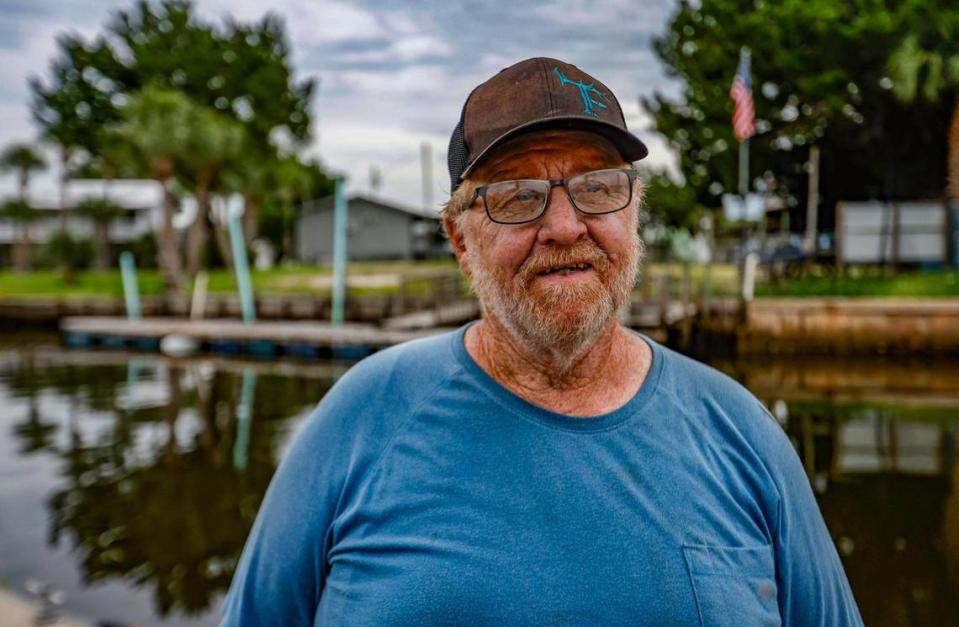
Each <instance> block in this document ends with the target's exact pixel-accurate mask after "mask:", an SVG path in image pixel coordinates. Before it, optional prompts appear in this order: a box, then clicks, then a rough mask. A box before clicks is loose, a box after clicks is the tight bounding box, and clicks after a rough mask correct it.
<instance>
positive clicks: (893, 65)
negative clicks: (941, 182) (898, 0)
mask: <svg viewBox="0 0 959 627" xmlns="http://www.w3.org/2000/svg"><path fill="white" fill-rule="evenodd" d="M944 24H945V22H942V21H936V22H935V23H928V22H925V21H924V23H923V24H922V27H923V28H924V29H925V28H926V27H932V28H933V29H934V30H932V31H931V32H930V34H931V35H932V36H931V37H925V38H923V39H922V40H921V41H920V37H919V35H916V34H912V35H909V36H908V37H906V38H905V39H904V40H903V42H902V44H900V46H899V48H897V49H896V50H895V52H893V54H892V56H891V57H890V59H889V71H890V73H891V74H892V79H893V92H894V93H895V94H896V97H897V98H899V99H900V100H902V101H903V102H907V103H909V102H915V100H916V99H917V98H919V97H922V98H923V99H925V100H928V101H929V102H936V101H938V100H939V99H940V98H943V97H946V94H948V93H951V94H954V96H953V97H954V98H955V101H954V103H953V110H952V119H951V121H950V123H949V134H948V138H947V141H948V142H949V144H948V150H949V157H948V167H947V171H948V175H947V181H946V193H947V194H948V196H949V200H950V201H951V202H952V203H953V205H959V28H957V29H956V30H957V32H955V33H953V36H948V37H947V36H945V33H943V32H941V29H940V28H938V27H939V26H943V25H944ZM947 30H948V29H947Z"/></svg>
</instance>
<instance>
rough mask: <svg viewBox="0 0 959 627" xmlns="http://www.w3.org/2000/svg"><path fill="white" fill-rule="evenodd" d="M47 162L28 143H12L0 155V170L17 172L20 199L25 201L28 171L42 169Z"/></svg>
mask: <svg viewBox="0 0 959 627" xmlns="http://www.w3.org/2000/svg"><path fill="white" fill-rule="evenodd" d="M46 167H47V162H46V161H44V160H43V158H42V157H41V156H40V155H38V154H37V153H36V151H34V150H33V148H31V147H30V146H29V145H28V144H13V145H11V146H8V147H7V149H6V150H4V151H3V154H2V155H0V171H2V172H10V171H14V172H16V173H17V178H18V187H19V194H20V200H21V201H26V199H27V188H28V187H29V186H30V173H31V172H34V171H37V170H44V169H46Z"/></svg>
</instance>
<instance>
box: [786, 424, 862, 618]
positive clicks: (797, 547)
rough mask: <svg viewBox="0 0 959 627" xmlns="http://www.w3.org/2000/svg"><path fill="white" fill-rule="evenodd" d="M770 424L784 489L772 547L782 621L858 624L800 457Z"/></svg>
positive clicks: (851, 595) (845, 580) (835, 553)
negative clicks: (774, 556) (774, 555)
mask: <svg viewBox="0 0 959 627" xmlns="http://www.w3.org/2000/svg"><path fill="white" fill-rule="evenodd" d="M770 426H771V428H772V430H773V431H774V432H773V433H771V434H770V435H771V437H770V438H769V440H768V441H769V442H770V443H771V444H772V445H773V447H772V456H771V457H772V458H771V459H770V460H769V463H770V465H771V466H773V468H772V474H773V476H774V479H775V481H776V483H777V485H778V489H779V493H780V494H779V497H780V498H779V507H778V521H777V522H778V524H777V525H776V528H775V529H776V536H775V540H774V549H775V554H776V573H777V575H776V576H777V586H778V588H779V606H780V613H781V614H782V619H783V625H785V626H787V627H791V626H792V627H813V626H822V627H845V626H860V625H862V624H863V623H862V618H861V617H860V615H859V608H858V607H857V606H856V600H855V599H854V598H853V594H852V590H851V589H850V587H849V581H848V580H847V579H846V574H845V572H844V570H843V567H842V562H841V561H840V560H839V554H838V553H837V552H836V547H835V544H834V543H833V540H832V538H831V537H830V535H829V531H828V529H827V528H826V523H825V521H824V520H823V517H822V514H821V513H820V511H819V506H818V505H817V503H816V499H815V496H814V495H813V492H812V488H811V487H810V485H809V480H808V478H807V477H806V473H805V471H804V470H803V467H802V464H801V463H800V461H799V457H798V455H797V454H796V451H795V449H794V448H793V446H792V443H791V442H790V441H789V439H788V438H787V437H786V435H785V434H784V433H783V431H782V429H781V428H780V427H779V426H778V424H775V423H773V424H771V425H770Z"/></svg>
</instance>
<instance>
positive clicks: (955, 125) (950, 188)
mask: <svg viewBox="0 0 959 627" xmlns="http://www.w3.org/2000/svg"><path fill="white" fill-rule="evenodd" d="M947 163H948V174H947V179H946V194H947V195H948V196H949V201H950V203H951V204H952V206H953V207H959V96H956V102H955V104H954V105H953V107H952V120H951V121H950V122H949V159H948V162H947Z"/></svg>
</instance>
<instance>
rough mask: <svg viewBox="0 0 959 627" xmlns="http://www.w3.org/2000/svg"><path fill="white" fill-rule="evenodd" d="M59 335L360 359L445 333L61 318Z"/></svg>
mask: <svg viewBox="0 0 959 627" xmlns="http://www.w3.org/2000/svg"><path fill="white" fill-rule="evenodd" d="M60 329H61V331H62V333H63V336H64V340H65V342H66V344H67V345H68V346H70V347H73V348H109V349H123V348H132V349H139V350H147V351H156V350H159V349H160V342H161V340H162V339H163V338H166V337H169V336H179V337H182V338H186V339H188V340H192V341H193V342H195V344H196V346H197V349H198V351H199V352H208V353H220V354H228V355H253V356H257V357H275V356H292V357H330V356H336V355H335V354H336V353H337V352H339V353H340V354H343V353H344V351H345V353H346V354H345V356H348V357H362V356H363V355H365V354H366V353H369V352H373V351H376V350H378V349H380V348H383V347H386V346H392V345H393V344H399V343H401V342H405V341H407V340H413V339H416V338H420V337H426V336H429V335H434V334H436V333H441V332H443V331H447V330H448V329H447V328H444V327H435V328H430V329H423V330H388V329H381V328H378V327H375V326H373V325H369V324H343V325H339V326H334V325H331V324H329V323H325V322H254V323H251V324H246V323H244V322H242V321H239V320H234V319H214V320H196V321H190V320H184V319H172V318H145V319H143V320H127V319H125V318H113V317H74V318H65V319H64V320H62V321H61V324H60Z"/></svg>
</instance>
